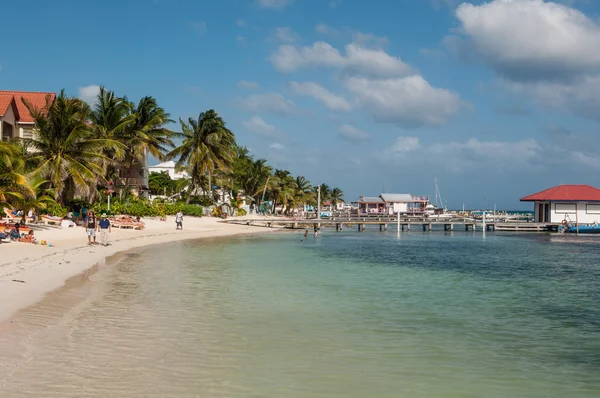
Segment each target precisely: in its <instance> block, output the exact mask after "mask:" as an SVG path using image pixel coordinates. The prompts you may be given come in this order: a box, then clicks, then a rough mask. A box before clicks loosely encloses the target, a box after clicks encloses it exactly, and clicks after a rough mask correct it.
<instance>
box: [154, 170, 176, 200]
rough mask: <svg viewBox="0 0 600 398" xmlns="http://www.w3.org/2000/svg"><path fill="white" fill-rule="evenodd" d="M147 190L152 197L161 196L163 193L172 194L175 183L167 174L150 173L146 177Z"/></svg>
mask: <svg viewBox="0 0 600 398" xmlns="http://www.w3.org/2000/svg"><path fill="white" fill-rule="evenodd" d="M148 185H149V186H148V188H149V189H150V193H152V194H153V195H163V194H164V192H165V191H167V192H169V193H172V192H173V191H174V190H175V189H176V186H177V182H176V181H174V180H172V179H171V177H170V176H169V174H168V173H157V172H152V173H150V175H149V176H148Z"/></svg>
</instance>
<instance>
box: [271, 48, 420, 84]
mask: <svg viewBox="0 0 600 398" xmlns="http://www.w3.org/2000/svg"><path fill="white" fill-rule="evenodd" d="M345 52H346V54H345V55H342V54H341V53H340V51H339V50H337V49H336V48H334V47H332V46H331V45H330V44H329V43H326V42H323V41H319V42H316V43H314V44H313V45H312V46H304V47H294V46H291V45H283V46H279V49H278V50H277V52H275V53H274V54H272V55H271V56H270V57H269V58H268V59H269V61H271V63H272V64H273V66H274V67H275V68H276V69H277V70H279V71H280V72H283V73H290V72H294V71H296V70H299V69H303V68H311V67H335V68H341V69H343V70H344V71H345V72H346V73H352V74H360V75H365V76H372V77H378V78H382V77H392V76H405V75H407V74H409V73H412V72H413V70H412V68H411V67H410V66H409V65H408V64H405V63H404V62H402V60H400V59H399V58H396V57H393V56H391V55H389V54H388V53H386V52H385V51H383V50H381V49H370V48H365V47H362V46H360V45H358V44H355V43H352V44H348V45H347V46H346V47H345Z"/></svg>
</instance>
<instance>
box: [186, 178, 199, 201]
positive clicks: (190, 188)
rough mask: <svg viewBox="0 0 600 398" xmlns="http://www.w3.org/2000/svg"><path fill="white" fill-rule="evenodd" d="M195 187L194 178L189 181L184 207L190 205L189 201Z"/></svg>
mask: <svg viewBox="0 0 600 398" xmlns="http://www.w3.org/2000/svg"><path fill="white" fill-rule="evenodd" d="M195 187H196V183H195V182H194V177H192V180H191V181H190V187H189V189H188V194H187V199H186V200H185V204H186V205H189V204H190V199H191V198H192V192H194V188H195Z"/></svg>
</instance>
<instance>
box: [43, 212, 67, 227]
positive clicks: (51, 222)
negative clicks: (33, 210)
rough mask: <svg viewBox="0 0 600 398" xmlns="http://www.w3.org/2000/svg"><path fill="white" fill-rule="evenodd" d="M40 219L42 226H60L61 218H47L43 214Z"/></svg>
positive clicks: (47, 216)
mask: <svg viewBox="0 0 600 398" xmlns="http://www.w3.org/2000/svg"><path fill="white" fill-rule="evenodd" d="M40 219H41V220H42V222H43V223H44V225H60V223H61V222H62V217H55V216H49V215H47V214H44V215H43V216H42V217H40Z"/></svg>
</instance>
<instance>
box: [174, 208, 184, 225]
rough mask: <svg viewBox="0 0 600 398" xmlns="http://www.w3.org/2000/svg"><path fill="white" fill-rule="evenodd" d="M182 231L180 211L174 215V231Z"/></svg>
mask: <svg viewBox="0 0 600 398" xmlns="http://www.w3.org/2000/svg"><path fill="white" fill-rule="evenodd" d="M178 229H183V213H182V212H181V210H179V211H178V212H177V214H176V215H175V230H178Z"/></svg>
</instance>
